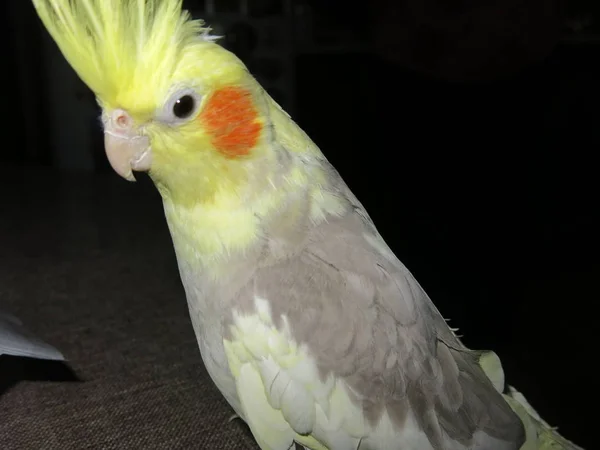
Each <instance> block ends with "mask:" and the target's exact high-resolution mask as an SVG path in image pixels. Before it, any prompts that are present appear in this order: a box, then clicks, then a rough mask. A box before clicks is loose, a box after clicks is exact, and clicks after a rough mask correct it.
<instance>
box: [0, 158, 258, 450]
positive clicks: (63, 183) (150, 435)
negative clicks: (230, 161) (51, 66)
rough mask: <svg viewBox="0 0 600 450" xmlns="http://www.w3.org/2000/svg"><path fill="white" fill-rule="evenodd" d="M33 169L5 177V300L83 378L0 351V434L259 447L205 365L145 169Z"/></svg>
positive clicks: (1, 439)
mask: <svg viewBox="0 0 600 450" xmlns="http://www.w3.org/2000/svg"><path fill="white" fill-rule="evenodd" d="M25 173H26V177H25V175H23V177H21V175H20V173H19V172H18V171H16V172H15V171H13V172H12V173H11V175H9V179H7V178H6V177H5V178H4V179H3V181H2V184H1V186H2V187H3V188H4V189H3V191H4V192H7V190H8V189H9V190H10V191H11V195H10V196H7V195H4V196H3V197H4V199H3V206H2V213H1V214H0V249H1V252H0V309H2V310H4V311H6V312H9V313H11V314H14V315H16V316H17V317H19V318H20V319H21V320H22V321H23V322H24V324H25V326H27V327H28V328H29V329H30V330H31V331H32V332H34V333H36V334H37V335H38V336H40V337H41V338H42V339H44V340H46V341H48V342H49V343H51V344H52V345H55V346H56V347H57V348H58V349H60V350H61V351H62V352H63V353H64V355H65V357H66V358H67V359H68V367H69V368H70V370H72V372H73V374H74V375H75V377H76V378H77V380H75V379H74V378H75V377H74V376H72V375H71V374H70V373H69V370H68V369H67V368H65V367H64V366H61V365H60V364H59V363H55V362H47V361H35V360H33V361H29V360H23V359H20V358H14V357H5V356H3V357H0V448H1V449H2V450H13V449H14V450H28V449H60V450H69V449H252V448H257V446H256V444H254V441H253V439H252V437H251V435H250V433H249V431H248V429H247V427H246V426H245V425H244V424H243V422H241V421H240V420H234V421H231V422H229V421H228V419H229V418H230V417H231V416H232V415H233V410H232V409H231V408H230V407H229V405H228V404H227V403H226V402H225V400H224V399H223V398H222V396H221V394H220V393H219V392H218V390H217V388H216V387H215V386H214V384H213V383H212V381H211V379H210V377H209V376H208V374H207V372H206V371H205V369H204V365H203V363H202V360H201V357H200V352H199V350H198V346H197V343H196V338H195V336H194V332H193V330H192V326H191V322H190V318H189V315H188V310H187V304H186V300H185V295H184V292H183V288H182V287H181V282H180V280H179V273H178V271H177V263H176V260H175V254H174V251H173V248H172V244H171V240H170V236H169V233H168V229H167V226H166V222H165V220H164V217H163V215H162V204H161V201H160V198H159V196H158V194H157V193H156V191H155V190H154V189H153V187H152V186H151V185H150V183H149V181H148V180H147V178H146V177H140V178H142V180H141V181H140V182H138V183H137V185H132V184H129V183H126V182H124V181H123V180H121V179H119V178H118V177H116V176H114V175H113V174H108V175H106V176H91V175H85V176H70V177H65V176H62V177H60V176H59V175H57V174H52V173H45V172H43V171H40V172H38V173H36V172H35V171H32V170H30V169H29V170H27V172H23V174H25ZM26 183H27V184H26ZM9 187H10V188H9ZM15 188H16V189H15ZM13 192H14V193H15V194H14V195H13ZM47 380H51V381H47Z"/></svg>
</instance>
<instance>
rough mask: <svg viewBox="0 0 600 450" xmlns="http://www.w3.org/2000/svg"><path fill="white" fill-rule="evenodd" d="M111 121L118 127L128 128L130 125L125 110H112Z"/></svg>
mask: <svg viewBox="0 0 600 450" xmlns="http://www.w3.org/2000/svg"><path fill="white" fill-rule="evenodd" d="M113 122H114V123H115V125H117V127H119V128H129V127H130V126H131V117H129V114H127V113H126V112H125V111H122V110H116V111H114V112H113Z"/></svg>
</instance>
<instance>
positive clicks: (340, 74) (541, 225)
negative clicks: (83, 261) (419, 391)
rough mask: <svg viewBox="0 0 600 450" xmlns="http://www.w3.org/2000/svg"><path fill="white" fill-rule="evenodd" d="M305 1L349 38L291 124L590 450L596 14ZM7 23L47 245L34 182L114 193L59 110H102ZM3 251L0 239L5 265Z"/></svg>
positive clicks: (20, 167) (9, 140)
mask: <svg viewBox="0 0 600 450" xmlns="http://www.w3.org/2000/svg"><path fill="white" fill-rule="evenodd" d="M263 3H268V2H263ZM308 3H310V6H311V7H312V11H313V17H314V19H315V21H316V23H318V25H319V27H321V29H323V30H339V33H338V35H339V36H342V37H341V38H339V39H338V41H337V43H336V45H333V46H332V45H330V44H331V43H328V42H324V43H321V44H318V45H316V46H315V48H317V49H318V48H323V49H327V48H333V50H324V51H318V50H314V49H313V50H311V51H298V52H297V54H295V55H294V62H295V85H294V86H293V89H294V92H295V97H296V99H297V100H296V103H295V107H294V110H293V116H294V118H295V120H296V121H297V122H298V123H299V124H300V125H301V126H302V127H303V128H304V129H305V130H306V131H307V132H308V134H309V135H310V136H311V137H312V138H313V139H314V140H315V141H316V143H317V144H318V145H319V146H320V147H321V149H322V150H323V152H324V153H325V155H326V156H327V157H328V158H329V159H330V160H331V161H332V162H333V164H334V165H335V166H336V167H337V169H338V170H339V171H340V172H341V174H342V176H343V177H344V178H345V180H346V181H347V183H348V184H349V186H350V187H351V188H352V189H353V191H354V192H355V194H356V195H357V196H358V197H359V199H360V200H361V201H362V202H363V203H364V204H365V206H366V207H367V209H368V211H369V212H370V214H371V216H372V217H373V219H374V220H375V222H376V224H377V225H378V227H379V229H380V232H381V233H382V235H383V236H384V238H385V239H386V240H387V241H388V243H389V244H390V246H391V247H392V248H393V250H394V251H395V252H396V254H397V255H398V257H399V258H400V259H401V260H402V261H403V262H404V263H405V264H406V265H407V266H408V267H409V269H410V270H411V271H412V272H413V273H414V274H415V275H416V277H417V279H418V280H419V281H420V283H421V284H422V285H423V286H424V288H425V289H426V290H427V291H428V293H429V294H430V296H431V297H432V298H433V300H434V302H435V303H436V305H437V306H438V307H439V309H440V310H441V311H442V313H443V314H444V316H445V317H450V318H451V319H452V322H451V324H452V325H453V326H457V327H459V328H460V330H461V333H462V334H463V335H464V341H465V343H466V344H467V345H468V346H470V347H473V348H485V349H494V350H496V351H497V353H498V354H499V355H500V356H501V358H502V360H503V362H504V364H505V367H506V373H507V378H508V382H509V383H510V384H513V385H515V386H516V387H517V388H518V389H519V390H521V391H523V392H524V393H525V395H526V396H527V397H528V399H529V400H530V401H531V403H532V404H533V405H534V407H536V408H537V409H538V411H539V412H540V413H541V415H542V416H543V417H544V418H545V419H546V420H547V421H548V422H549V423H550V424H552V425H556V426H559V427H560V430H561V431H562V433H563V434H564V435H565V436H566V437H568V438H570V439H573V440H575V441H576V442H577V443H578V444H579V445H582V446H584V447H586V448H593V440H592V435H593V433H594V431H595V430H594V428H593V426H592V418H593V417H594V416H595V415H596V414H594V413H593V411H594V410H595V409H596V408H595V405H594V403H592V402H593V400H592V396H594V397H596V396H595V395H594V394H595V391H596V389H595V385H596V378H597V376H596V375H594V368H593V364H594V358H595V356H596V355H595V352H594V351H593V348H595V346H592V343H593V342H597V338H596V334H595V331H596V330H595V327H596V326H597V325H596V322H597V317H598V316H597V315H596V314H595V312H594V309H593V308H594V307H596V303H597V302H598V300H600V296H599V292H600V290H599V288H598V284H597V280H598V279H599V275H600V266H599V263H598V261H597V254H598V238H597V230H598V225H599V223H598V219H597V213H596V211H597V193H598V190H597V172H598V166H597V163H596V159H597V158H596V152H597V150H598V144H599V140H600V135H599V132H598V129H599V128H598V120H599V118H600V117H599V114H598V109H597V108H598V100H599V99H600V92H599V86H600V67H599V61H600V59H599V56H600V52H599V50H600V38H598V37H596V36H600V33H599V34H596V30H599V31H600V26H597V24H596V23H595V22H594V18H595V17H597V18H598V20H599V21H600V15H598V14H597V10H598V6H596V5H594V3H593V2H591V1H589V2H575V1H571V2H569V7H566V6H565V5H564V4H562V3H560V2H558V1H555V2H554V1H543V0H539V1H538V0H529V1H527V0H505V1H502V2H496V1H491V0H485V1H484V0H479V1H469V0H462V1H455V2H443V1H436V0H422V1H417V0H414V1H408V0H404V1H393V0H391V1H385V0H377V1H372V2H358V1H348V0H346V1H342V0H330V1H323V0H314V1H312V2H308ZM187 4H188V6H190V7H192V8H197V6H198V5H197V4H195V2H191V1H190V2H187ZM267 9H268V8H267ZM0 16H1V17H3V18H6V19H4V20H2V22H1V23H2V25H1V26H0V33H1V36H0V37H1V39H0V42H3V43H4V44H3V51H2V53H3V56H2V59H3V69H2V71H1V72H2V77H3V83H2V86H3V87H4V89H3V99H4V119H3V120H2V122H1V123H2V131H3V133H2V135H3V139H2V144H1V146H0V164H1V167H2V173H3V174H4V175H3V176H2V177H0V178H2V182H1V187H2V192H3V197H4V202H11V198H13V200H14V195H15V194H13V192H15V193H16V192H21V193H22V192H23V191H24V190H28V192H30V194H28V195H27V196H26V197H27V198H28V199H29V203H24V204H23V205H22V212H23V214H24V215H26V216H27V217H34V218H35V220H36V222H37V223H38V225H39V224H42V226H41V229H43V223H44V220H46V215H47V214H52V208H44V209H43V211H44V213H40V214H39V215H38V216H35V214H33V213H32V211H34V206H32V205H33V204H35V197H36V192H42V191H44V190H45V189H46V187H45V186H46V185H45V184H44V183H46V181H44V182H41V181H37V180H39V179H44V180H47V179H48V177H51V178H52V179H54V180H61V179H65V180H66V179H70V178H69V177H72V176H73V175H74V174H78V173H79V174H80V175H77V176H81V174H83V176H85V177H86V178H91V179H95V178H99V179H103V178H106V177H108V178H111V177H116V175H113V174H112V173H111V172H110V171H109V169H108V165H107V164H106V161H105V158H104V157H103V155H102V142H101V139H102V132H101V129H100V128H99V123H98V121H97V119H96V118H95V117H94V116H93V114H92V115H91V117H90V120H89V121H88V122H86V123H88V124H89V128H86V129H83V131H82V129H81V127H80V129H78V130H74V129H73V127H74V126H75V125H73V123H75V122H73V121H72V120H71V119H70V118H72V117H73V116H72V114H77V113H76V112H73V110H72V108H71V107H70V106H69V105H72V104H73V102H89V103H92V102H93V97H91V95H90V93H89V92H87V90H86V89H85V87H81V89H80V90H79V91H78V92H77V94H76V97H77V98H76V99H66V98H63V97H61V92H62V91H61V89H63V87H64V86H62V85H61V83H63V84H66V83H74V82H75V81H73V80H72V79H69V80H70V81H66V80H67V79H66V78H65V79H62V78H60V77H58V78H57V77H56V76H54V77H51V76H49V75H48V73H47V67H48V66H47V65H45V64H48V63H47V61H48V58H50V59H52V58H53V59H52V60H53V61H58V62H55V63H54V64H60V58H59V57H58V56H56V55H55V56H54V57H49V56H48V55H49V54H52V53H51V50H48V48H50V46H48V45H47V44H46V45H44V44H43V40H44V39H46V36H45V34H44V31H43V30H42V29H41V27H40V24H39V23H38V21H37V18H36V17H35V15H34V14H33V10H32V7H31V5H29V2H18V1H16V0H13V1H12V2H11V1H8V2H0ZM599 23H600V22H599ZM319 46H321V47H319ZM244 51H247V52H248V55H246V54H244V55H242V56H244V57H248V58H251V53H252V50H251V49H245V50H244ZM45 61H46V62H45ZM61 86H62V87H61ZM63 100H64V105H63V104H62V102H63ZM67 100H68V101H67ZM57 101H59V102H61V105H62V106H61V107H62V108H63V109H62V110H61V111H62V112H61V113H60V114H58V113H56V111H57V110H56V102H57ZM69 102H71V103H69ZM70 114H71V115H70ZM77 123H80V122H77ZM76 126H79V125H76ZM61 133H62V136H66V138H63V140H62V141H60V142H63V143H64V142H70V141H69V139H70V136H71V135H73V136H74V135H75V134H76V135H77V136H79V137H80V139H84V140H83V141H81V140H80V141H78V142H87V143H88V144H89V145H86V147H87V148H72V149H68V150H67V151H64V150H65V149H62V148H61V149H59V148H56V147H57V146H56V144H55V143H56V142H57V140H56V139H53V138H52V137H53V136H54V137H56V136H57V135H61ZM81 136H83V137H81ZM86 136H87V137H86ZM85 139H88V140H87V141H86V140H85ZM73 145H74V146H75V144H73ZM61 155H62V156H61ZM65 155H66V156H65ZM70 155H73V156H70ZM86 155H87V156H86ZM78 158H80V159H78ZM86 158H87V159H86ZM39 174H43V177H42V178H39V177H38V175H39ZM123 184H125V182H124V181H123ZM123 189H136V186H127V187H126V188H123ZM19 198H21V197H19ZM23 198H24V197H23ZM32 199H33V200H32ZM13 203H14V201H13ZM156 206H157V208H159V207H160V205H159V204H157V205H156ZM5 211H8V209H5ZM19 211H20V210H19V208H18V207H17V208H16V209H15V208H13V209H11V214H10V216H9V215H7V214H4V216H3V213H2V208H0V218H1V219H2V220H3V221H4V222H6V223H11V221H12V222H14V223H17V222H18V223H20V222H19V221H20V219H19V217H18V216H19V214H20V213H19ZM2 216H3V217H2ZM32 220H33V219H32ZM16 228H18V227H15V233H18V230H17V229H16ZM36 229H39V228H36ZM163 231H164V230H163ZM15 236H16V234H15ZM12 239H13V237H12V236H11V235H8V234H7V233H5V234H4V235H2V236H0V251H1V249H2V246H3V245H7V242H9V241H10V240H12ZM3 242H4V244H2V243H3ZM36 242H39V243H38V244H37V245H38V251H41V252H44V251H45V250H44V245H45V244H44V241H43V239H41V240H39V239H38V241H36ZM82 247H83V248H84V247H85V242H83V243H82ZM47 251H48V252H51V245H49V246H48V248H47ZM57 257H58V256H57ZM173 264H175V261H174V260H173ZM0 267H1V266H0ZM0 292H2V289H1V286H0ZM1 302H2V298H1V296H0V307H1ZM588 407H589V410H590V412H589V413H588Z"/></svg>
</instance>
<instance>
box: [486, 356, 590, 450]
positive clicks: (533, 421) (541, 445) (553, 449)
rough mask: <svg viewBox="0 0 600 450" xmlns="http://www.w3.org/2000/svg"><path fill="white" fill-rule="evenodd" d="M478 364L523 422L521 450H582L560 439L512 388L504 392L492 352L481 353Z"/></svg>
mask: <svg viewBox="0 0 600 450" xmlns="http://www.w3.org/2000/svg"><path fill="white" fill-rule="evenodd" d="M479 364H480V366H481V368H482V369H483V371H484V372H485V374H486V375H487V376H488V378H489V379H490V380H491V381H492V383H493V384H494V386H495V387H496V389H498V391H499V392H502V393H503V394H502V395H503V397H504V399H505V400H506V402H507V403H508V404H509V405H510V407H511V408H512V409H513V411H514V412H515V413H516V414H517V415H518V416H519V418H520V419H521V421H522V422H523V425H524V427H525V434H526V440H525V443H524V444H523V446H522V447H521V450H584V449H583V448H582V447H579V446H577V445H575V444H574V443H573V442H571V441H569V440H567V439H565V438H564V437H562V436H561V435H560V434H559V433H558V431H557V428H555V427H551V426H550V425H548V423H547V422H546V421H544V420H543V419H542V418H541V417H540V415H539V414H538V412H537V411H536V410H535V409H533V407H532V406H531V405H530V404H529V402H528V401H527V399H526V398H525V396H524V395H523V394H521V393H520V392H519V391H517V390H516V389H515V388H514V387H512V386H507V388H508V389H507V392H504V388H505V385H504V370H503V369H502V364H501V362H500V358H498V356H497V355H496V354H495V353H494V352H484V353H482V355H481V357H480V359H479Z"/></svg>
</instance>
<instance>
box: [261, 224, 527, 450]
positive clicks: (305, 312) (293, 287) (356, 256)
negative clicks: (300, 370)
mask: <svg viewBox="0 0 600 450" xmlns="http://www.w3.org/2000/svg"><path fill="white" fill-rule="evenodd" d="M368 225H369V224H366V223H365V222H364V216H361V215H358V214H356V212H352V213H350V214H349V215H347V216H345V217H343V218H338V219H332V220H329V221H328V222H327V223H323V224H321V225H319V226H318V227H316V229H315V230H314V232H313V233H312V234H311V240H310V242H309V244H308V245H307V246H306V247H305V248H304V250H303V251H302V252H301V253H300V254H298V255H296V256H295V257H293V258H290V259H289V260H288V261H286V262H279V263H278V264H276V265H275V266H271V267H269V268H268V269H265V271H264V272H263V276H261V272H262V271H259V273H258V274H257V275H258V276H257V278H256V279H255V289H256V291H257V292H260V291H261V290H262V291H264V292H277V291H279V292H285V295H282V296H279V298H282V299H285V300H282V301H281V302H282V303H281V304H277V303H274V304H272V307H273V313H274V317H280V315H281V314H285V315H286V316H287V317H288V318H289V324H290V325H291V327H292V332H293V335H294V337H295V338H296V339H297V340H298V341H299V342H303V343H306V345H307V346H308V348H309V349H310V350H311V353H312V354H313V355H314V356H315V358H316V360H317V361H318V366H319V369H320V371H321V372H322V375H323V376H325V375H326V374H328V373H333V374H335V375H336V376H337V377H340V378H343V379H344V380H345V381H346V382H347V383H348V385H349V386H350V387H351V388H352V390H353V391H354V392H355V393H357V398H356V401H357V402H360V403H361V406H362V408H363V411H364V415H365V417H366V419H368V420H369V421H370V422H371V424H372V425H375V424H376V423H377V421H378V420H379V418H380V417H382V415H383V414H384V412H387V414H388V416H389V417H390V419H391V420H392V421H393V422H395V423H396V424H397V425H398V426H399V427H402V424H403V423H404V420H405V419H406V417H407V413H408V412H409V411H411V412H413V413H414V414H415V416H416V418H417V421H418V425H419V426H420V427H421V428H422V430H423V431H424V432H425V433H426V435H427V437H428V439H429V441H430V443H431V445H432V447H433V448H434V449H436V450H437V449H446V448H449V447H448V443H449V439H450V440H452V441H455V442H458V443H460V444H461V445H462V446H464V448H469V449H502V450H509V449H510V450H512V449H515V450H516V449H518V448H519V447H520V446H521V444H522V442H523V441H524V429H523V426H522V423H521V421H520V420H519V418H518V417H517V416H516V415H515V414H514V412H513V411H512V409H511V408H510V406H509V405H508V404H507V403H506V401H505V400H504V399H503V398H502V396H501V394H500V393H499V392H498V391H497V390H496V389H495V388H494V386H493V384H492V383H491V382H490V380H489V379H488V378H487V376H486V375H485V374H484V372H483V371H482V369H481V368H480V367H479V365H478V363H477V360H478V356H479V354H478V353H476V352H472V351H469V350H468V349H466V348H465V347H464V346H463V345H462V344H461V343H460V342H459V340H458V339H457V338H456V337H455V336H454V334H453V333H452V331H451V330H450V329H449V327H448V326H447V324H446V322H445V320H444V319H443V318H442V317H441V315H440V314H439V312H438V311H437V309H436V308H435V306H434V305H433V303H432V302H431V300H430V299H429V298H428V297H427V295H426V294H425V292H424V291H423V289H422V288H421V287H420V286H419V285H418V283H417V282H416V280H415V279H414V277H412V275H411V274H410V273H409V272H408V270H407V269H406V268H405V267H404V266H403V265H402V264H401V263H400V262H399V261H398V260H397V259H396V258H395V257H394V256H393V255H392V254H391V251H389V249H387V247H385V243H384V242H383V240H382V239H381V238H380V237H379V236H378V235H377V234H369V233H372V231H373V229H372V227H370V226H368ZM274 297H278V296H273V295H271V296H269V298H274ZM278 309H279V310H278ZM498 442H500V444H496V443H498ZM492 443H494V444H492Z"/></svg>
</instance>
